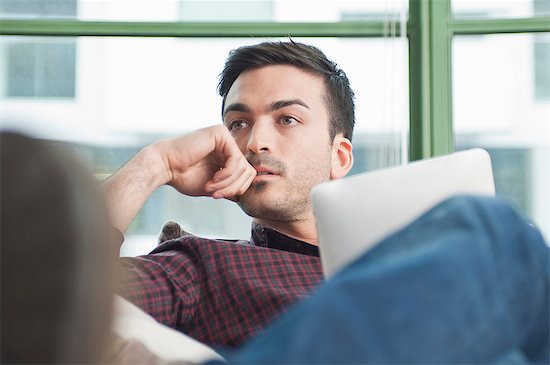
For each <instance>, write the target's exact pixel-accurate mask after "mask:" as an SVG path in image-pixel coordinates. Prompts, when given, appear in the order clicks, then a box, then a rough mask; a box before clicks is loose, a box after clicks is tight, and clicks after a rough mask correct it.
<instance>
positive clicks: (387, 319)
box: [226, 196, 550, 364]
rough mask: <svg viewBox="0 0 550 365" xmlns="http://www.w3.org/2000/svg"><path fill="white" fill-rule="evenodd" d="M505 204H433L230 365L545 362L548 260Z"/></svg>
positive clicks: (459, 200) (467, 199)
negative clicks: (238, 364)
mask: <svg viewBox="0 0 550 365" xmlns="http://www.w3.org/2000/svg"><path fill="white" fill-rule="evenodd" d="M549 255H550V251H549V248H548V246H546V244H545V243H544V241H543V239H542V237H541V235H540V233H539V232H538V231H537V230H536V229H535V228H534V227H533V226H531V225H530V224H528V223H527V222H525V221H524V219H523V218H521V217H520V216H519V215H518V214H517V213H516V212H515V211H514V210H513V209H512V208H510V207H509V206H508V205H507V204H506V203H503V202H502V201H500V200H497V199H492V198H479V197H471V196H461V197H455V198H452V199H449V200H447V201H445V202H443V203H441V204H440V205H438V206H436V207H435V208H433V209H432V210H430V211H429V212H428V213H426V214H424V215H423V216H422V217H420V218H419V219H418V220H416V221H415V222H413V223H412V224H410V225H409V226H407V227H406V228H404V229H402V230H400V231H398V232H396V233H395V234H393V235H392V236H390V237H388V238H386V239H385V240H383V241H382V242H381V243H380V244H379V245H378V246H376V247H374V248H373V249H371V250H370V251H369V252H367V253H366V254H364V255H363V256H361V257H360V258H359V259H358V260H356V261H355V262H354V263H352V264H351V265H350V266H348V267H347V268H346V269H345V270H343V271H342V272H340V273H339V274H337V275H335V276H334V277H333V278H332V279H330V280H329V281H327V282H326V283H325V284H324V285H322V286H321V287H320V288H319V289H318V290H317V292H316V293H315V294H314V295H313V296H312V297H311V298H309V299H307V300H305V301H304V302H302V303H300V304H298V305H297V306H296V307H294V308H293V309H292V310H291V311H290V312H289V313H287V314H286V315H284V316H282V317H281V319H280V320H278V321H276V322H275V323H274V324H273V325H272V326H271V327H269V328H268V329H266V331H265V332H264V333H263V334H261V335H259V336H258V337H256V338H255V339H254V340H252V341H251V342H250V343H249V344H247V345H246V346H245V347H244V348H243V349H242V350H241V351H239V352H237V353H236V354H233V355H229V354H226V356H228V358H229V360H230V361H231V362H234V363H254V364H265V363H287V364H288V363H315V364H319V363H348V364H350V363H378V364H383V363H385V364H399V363H422V364H426V363H437V364H451V363H470V364H472V363H484V364H487V363H521V362H537V363H548V361H549V343H550V342H549V341H550V340H549V333H548V329H549V324H550V322H549V316H548V311H549V276H550V273H549V268H548V264H549V257H550V256H549Z"/></svg>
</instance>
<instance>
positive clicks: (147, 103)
mask: <svg viewBox="0 0 550 365" xmlns="http://www.w3.org/2000/svg"><path fill="white" fill-rule="evenodd" d="M52 40H53V41H56V42H57V41H59V39H58V38H52V39H45V38H32V39H30V38H25V37H1V38H0V47H6V46H8V45H10V46H12V45H18V44H26V43H28V42H34V43H47V42H51V41H52ZM73 41H74V42H75V43H76V51H77V54H76V60H77V63H76V67H75V77H74V85H75V94H76V95H77V97H76V98H74V99H61V100H51V99H47V98H35V99H13V98H7V97H4V98H3V99H1V100H0V109H1V110H0V115H1V116H2V117H3V118H4V119H6V118H8V119H11V120H12V121H13V122H14V123H16V124H17V126H18V128H20V129H21V128H27V129H28V128H32V129H34V130H38V131H39V133H40V135H41V136H43V137H44V138H50V139H53V140H56V141H63V142H69V143H70V144H71V145H73V146H75V148H76V149H77V151H78V152H79V153H80V154H81V155H82V156H83V157H84V158H85V159H86V160H87V161H88V162H89V164H90V166H91V167H92V169H93V170H94V172H95V173H96V174H98V176H106V175H108V174H111V173H112V172H113V171H115V170H116V169H117V168H118V167H120V166H121V165H122V164H123V163H124V162H126V161H127V160H128V159H129V158H130V157H131V156H132V155H133V154H134V153H136V152H137V151H138V150H139V149H140V148H142V147H143V146H145V145H147V144H149V143H151V142H152V141H154V140H157V139H159V138H166V137H172V136H176V135H180V134H183V133H186V132H189V131H191V130H194V129H197V128H202V127H205V126H207V125H213V124H217V123H220V122H221V116H220V108H221V97H220V96H218V95H217V93H216V86H217V82H218V79H217V77H218V74H219V73H220V71H221V70H222V68H223V64H224V61H225V58H226V56H227V53H228V52H229V51H230V50H231V49H234V48H236V47H238V46H243V45H245V44H254V43H258V42H260V41H262V39H175V38H111V37H109V38H93V37H86V38H78V39H73ZM295 41H303V42H306V43H310V44H313V45H316V46H319V47H320V48H321V49H322V50H324V51H325V52H326V54H327V56H328V57H329V58H331V59H333V60H334V61H335V62H337V63H338V64H339V65H340V66H341V67H342V68H343V69H344V70H345V71H346V73H347V75H348V77H349V79H350V81H351V85H352V88H353V89H354V90H355V93H356V104H357V110H356V116H357V118H356V120H357V122H356V128H355V134H354V139H353V141H354V152H355V166H354V168H353V171H352V172H353V173H357V172H362V171H366V170H371V169H375V168H380V167H386V166H392V165H397V164H400V163H401V162H402V161H403V160H404V159H406V155H405V153H406V151H407V149H408V147H407V138H408V136H407V133H408V130H407V128H408V94H407V91H408V84H407V80H408V74H407V72H406V70H407V68H406V65H407V43H406V41H405V40H404V39H371V38H369V39H329V38H323V39H316V38H307V39H298V38H297V39H295ZM4 55H5V52H2V53H1V54H0V65H1V64H4V65H5V64H6V62H7V61H9V60H7V59H6V57H5V56H4ZM35 58H36V56H35V54H34V53H28V54H27V55H26V57H25V61H27V62H29V63H31V64H32V63H33V62H36V59H35ZM8 63H9V62H8ZM7 70H9V68H6V67H0V80H7V79H8V78H6V76H7V75H6V72H7ZM52 75H54V74H52V73H46V76H47V77H52ZM0 83H1V81H0ZM0 87H2V88H4V89H6V88H7V86H6V85H0ZM0 95H5V93H4V94H0ZM31 122H35V123H34V125H30V124H32V123H31ZM168 219H172V220H175V221H178V222H180V223H181V224H182V225H183V228H184V229H185V230H187V231H190V232H192V233H195V234H199V235H204V236H210V237H225V238H248V237H249V229H250V218H248V217H247V216H246V215H244V213H242V212H241V211H240V209H239V208H238V207H237V206H236V205H235V204H233V203H230V202H227V201H215V200H213V199H208V198H186V197H182V196H180V195H179V194H178V193H176V192H175V190H173V189H172V188H168V187H167V188H162V189H160V190H159V191H157V192H156V193H155V194H154V196H153V197H152V198H151V199H150V201H149V202H148V203H147V205H146V206H145V207H144V209H143V210H142V212H141V213H140V215H139V216H138V217H137V218H136V220H135V221H134V222H133V224H132V226H131V228H130V231H129V233H130V235H131V236H130V237H128V238H127V240H128V241H132V240H133V241H134V243H135V242H136V241H140V240H143V241H144V242H145V246H146V247H145V248H144V249H143V250H141V251H139V253H144V252H147V250H148V249H150V248H151V244H153V245H154V243H155V236H156V235H157V234H158V231H159V230H160V228H161V225H162V224H163V222H164V221H166V220H168ZM132 244H133V243H132ZM126 252H127V253H128V254H130V252H128V251H126ZM134 252H135V251H134Z"/></svg>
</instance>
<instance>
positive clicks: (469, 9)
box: [451, 0, 550, 19]
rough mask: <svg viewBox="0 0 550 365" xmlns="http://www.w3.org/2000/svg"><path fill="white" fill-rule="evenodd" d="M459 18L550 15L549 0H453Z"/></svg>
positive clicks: (454, 12)
mask: <svg viewBox="0 0 550 365" xmlns="http://www.w3.org/2000/svg"><path fill="white" fill-rule="evenodd" d="M451 5H452V11H453V15H454V17H455V18H457V19H483V18H486V19H487V18H488V19H497V18H527V17H532V16H545V15H550V1H548V0H451Z"/></svg>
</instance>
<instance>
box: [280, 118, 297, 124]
mask: <svg viewBox="0 0 550 365" xmlns="http://www.w3.org/2000/svg"><path fill="white" fill-rule="evenodd" d="M296 123H298V121H297V120H296V118H293V117H289V116H285V117H282V118H281V124H282V125H294V124H296Z"/></svg>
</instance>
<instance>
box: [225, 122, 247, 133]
mask: <svg viewBox="0 0 550 365" xmlns="http://www.w3.org/2000/svg"><path fill="white" fill-rule="evenodd" d="M246 127H248V123H247V122H244V121H242V120H236V121H234V122H231V124H230V125H229V130H230V131H238V130H240V129H243V128H246Z"/></svg>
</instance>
